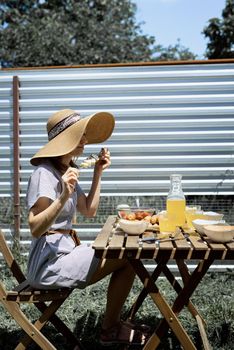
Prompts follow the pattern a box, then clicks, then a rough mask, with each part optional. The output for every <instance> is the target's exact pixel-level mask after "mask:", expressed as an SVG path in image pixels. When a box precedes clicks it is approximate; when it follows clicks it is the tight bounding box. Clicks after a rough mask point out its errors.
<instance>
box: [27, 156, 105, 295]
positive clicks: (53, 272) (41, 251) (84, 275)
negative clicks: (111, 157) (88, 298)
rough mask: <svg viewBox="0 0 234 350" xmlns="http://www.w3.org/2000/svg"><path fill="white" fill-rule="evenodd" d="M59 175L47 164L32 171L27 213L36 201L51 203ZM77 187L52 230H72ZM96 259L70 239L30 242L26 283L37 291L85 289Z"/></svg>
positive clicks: (84, 246) (50, 237) (56, 193)
mask: <svg viewBox="0 0 234 350" xmlns="http://www.w3.org/2000/svg"><path fill="white" fill-rule="evenodd" d="M61 184H62V179H61V175H60V173H59V172H58V171H57V170H56V169H55V168H54V167H53V166H52V164H51V163H50V162H49V161H45V162H44V163H43V164H40V165H38V166H37V167H36V169H35V170H34V171H33V173H32V175H31V177H30V179H29V182H28V189H27V196H26V199H27V206H28V209H29V210H30V208H32V206H33V205H34V204H35V203H36V201H37V200H38V198H40V197H47V198H50V199H51V200H52V201H54V200H55V199H56V198H57V197H58V196H59V195H60V193H61V190H62V185H61ZM82 193H83V192H82V190H81V188H80V186H79V185H78V184H77V185H76V190H75V191H74V193H73V194H72V195H71V196H70V198H69V200H68V201H67V202H66V204H65V206H64V207H63V209H62V211H61V212H60V214H59V216H58V217H57V218H56V220H55V222H54V224H53V225H52V226H51V228H50V229H51V230H56V229H72V219H73V216H74V214H75V211H76V203H77V198H78V197H79V196H80V195H81V194H82ZM98 262H99V259H97V258H96V257H95V256H94V249H92V247H91V246H89V245H87V244H82V243H81V245H79V246H75V243H74V241H73V239H72V238H71V236H70V235H67V234H62V233H56V234H52V235H47V236H41V237H40V238H34V237H33V238H32V243H31V248H30V252H29V259H28V273H27V279H28V281H29V283H30V285H31V286H33V287H34V288H40V289H43V288H44V289H45V288H46V289H55V288H60V287H70V288H74V287H77V288H85V287H86V286H87V285H88V284H89V281H90V279H91V277H92V275H93V273H94V272H95V271H96V269H97V265H98Z"/></svg>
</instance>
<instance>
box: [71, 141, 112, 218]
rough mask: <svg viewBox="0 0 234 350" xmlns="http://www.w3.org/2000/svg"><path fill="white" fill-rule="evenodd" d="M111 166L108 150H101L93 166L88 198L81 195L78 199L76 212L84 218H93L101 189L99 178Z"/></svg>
mask: <svg viewBox="0 0 234 350" xmlns="http://www.w3.org/2000/svg"><path fill="white" fill-rule="evenodd" d="M110 164H111V161H110V152H109V150H108V149H106V148H105V149H103V150H102V152H101V154H100V157H99V160H98V161H97V163H96V164H95V168H94V173H93V180H92V185H91V188H90V191H89V194H88V196H86V195H85V194H82V195H80V196H79V197H78V201H77V210H78V211H79V212H80V213H81V214H82V215H84V216H86V217H94V216H95V215H96V212H97V209H98V205H99V199H100V189H101V176H102V172H103V170H105V169H106V168H108V167H109V166H110Z"/></svg>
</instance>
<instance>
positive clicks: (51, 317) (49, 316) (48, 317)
mask: <svg viewBox="0 0 234 350" xmlns="http://www.w3.org/2000/svg"><path fill="white" fill-rule="evenodd" d="M63 302H64V299H61V300H55V301H53V302H51V303H50V304H49V306H47V305H46V304H44V303H42V302H40V303H38V304H37V303H36V304H35V306H36V307H37V308H38V309H39V310H40V311H41V312H42V315H41V316H40V318H39V319H38V320H37V321H36V322H35V323H34V325H35V327H36V328H37V329H38V330H41V329H42V328H43V327H44V325H45V324H46V323H47V322H48V321H50V322H51V323H52V324H54V326H55V328H56V329H57V330H58V331H59V332H61V333H62V334H63V335H64V336H65V337H66V338H67V340H68V342H69V343H70V344H71V345H73V346H74V347H75V346H76V347H77V350H79V349H80V350H82V345H81V343H80V342H79V340H78V339H77V338H76V337H75V336H74V334H73V333H72V332H71V331H70V329H69V328H68V327H67V326H66V325H65V323H63V321H62V320H61V319H60V318H59V317H58V316H57V315H56V314H55V312H56V311H57V310H58V309H59V307H60V306H61V305H62V303H63ZM31 341H32V339H31V338H30V336H29V335H28V334H25V335H24V337H23V338H22V339H21V341H20V343H19V345H18V347H17V348H16V350H24V349H26V348H27V346H29V344H30V343H31Z"/></svg>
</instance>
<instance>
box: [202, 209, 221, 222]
mask: <svg viewBox="0 0 234 350" xmlns="http://www.w3.org/2000/svg"><path fill="white" fill-rule="evenodd" d="M203 215H204V220H216V221H220V220H222V219H223V214H219V213H215V212H214V211H204V212H203Z"/></svg>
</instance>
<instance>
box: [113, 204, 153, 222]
mask: <svg viewBox="0 0 234 350" xmlns="http://www.w3.org/2000/svg"><path fill="white" fill-rule="evenodd" d="M154 213H155V210H154V209H152V208H132V207H129V208H125V209H120V210H118V215H119V217H120V218H121V219H124V220H129V221H134V220H139V221H140V220H146V221H147V220H148V221H150V218H151V217H152V216H153V214H154Z"/></svg>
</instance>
